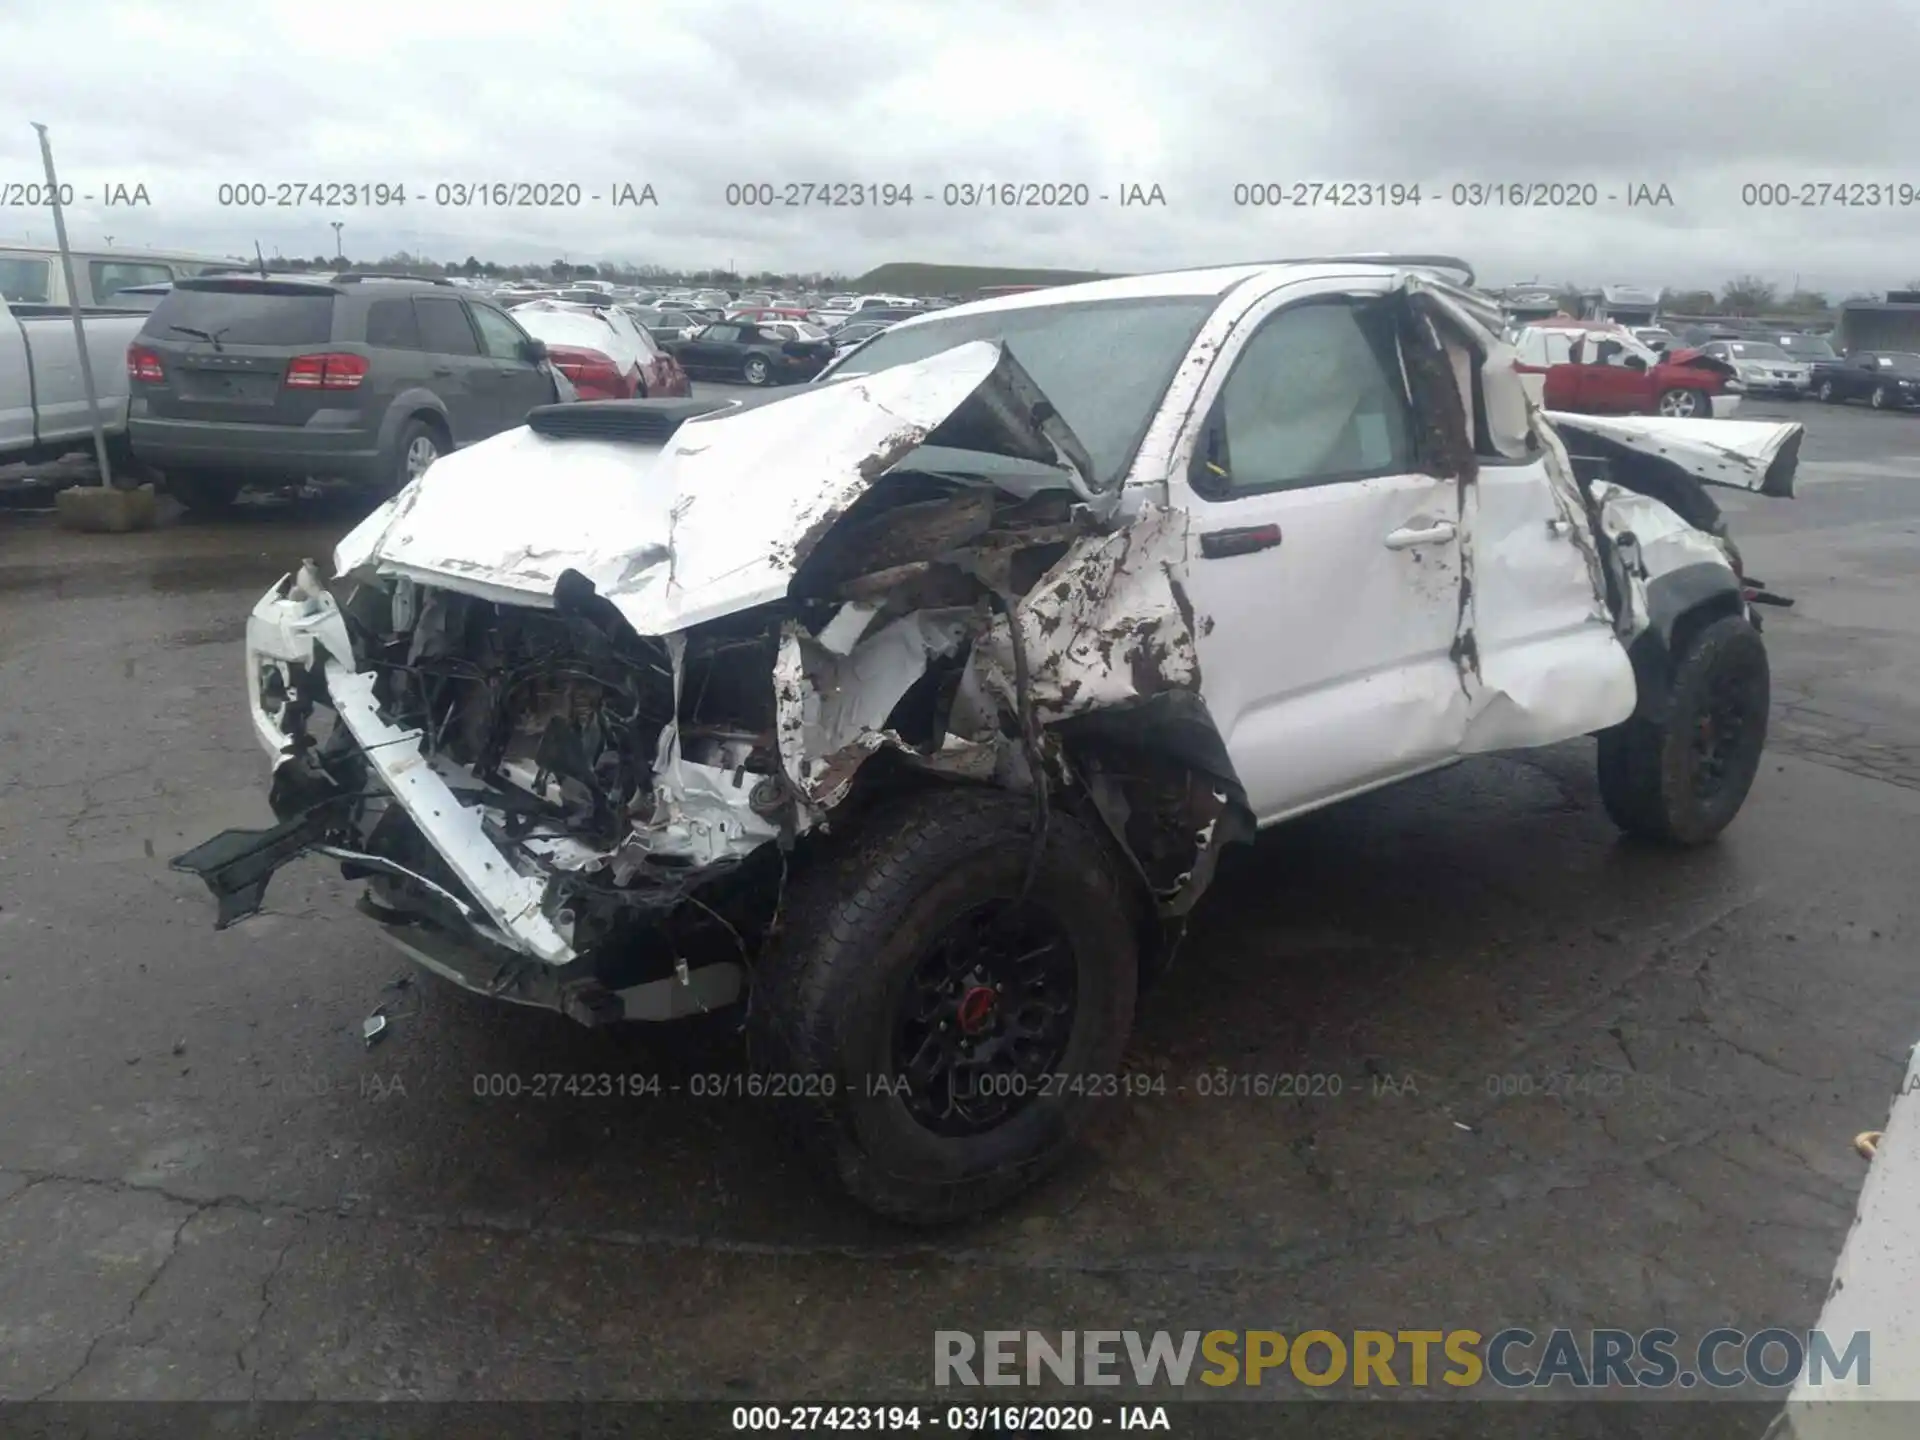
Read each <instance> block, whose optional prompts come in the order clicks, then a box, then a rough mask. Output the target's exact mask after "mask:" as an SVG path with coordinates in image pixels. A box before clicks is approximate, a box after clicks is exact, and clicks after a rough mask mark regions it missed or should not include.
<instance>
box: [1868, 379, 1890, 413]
mask: <svg viewBox="0 0 1920 1440" xmlns="http://www.w3.org/2000/svg"><path fill="white" fill-rule="evenodd" d="M1867 403H1868V404H1869V405H1871V406H1872V407H1873V408H1874V409H1876V410H1884V409H1886V408H1887V387H1886V386H1884V385H1876V386H1874V387H1873V394H1871V395H1869V396H1868V397H1867Z"/></svg>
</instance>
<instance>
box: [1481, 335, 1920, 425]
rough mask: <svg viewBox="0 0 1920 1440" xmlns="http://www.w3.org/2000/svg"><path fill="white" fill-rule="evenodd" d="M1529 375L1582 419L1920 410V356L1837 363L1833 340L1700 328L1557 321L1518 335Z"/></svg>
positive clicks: (1544, 395)
mask: <svg viewBox="0 0 1920 1440" xmlns="http://www.w3.org/2000/svg"><path fill="white" fill-rule="evenodd" d="M1507 338H1508V339H1509V340H1510V341H1511V342H1512V343H1513V345H1514V346H1515V348H1516V349H1517V350H1518V351H1519V355H1520V362H1521V363H1520V367H1519V368H1520V369H1521V371H1522V373H1523V374H1525V375H1530V376H1533V377H1537V378H1536V379H1535V380H1534V381H1533V384H1534V385H1535V388H1536V389H1537V391H1538V394H1539V397H1540V399H1541V401H1542V403H1543V404H1545V405H1546V406H1547V408H1549V409H1552V410H1563V411H1573V412H1576V413H1581V414H1625V415H1669V416H1697V417H1706V416H1716V417H1719V418H1723V419H1724V418H1725V417H1727V416H1729V415H1731V414H1733V413H1734V411H1735V410H1736V409H1738V407H1739V405H1740V401H1741V397H1743V396H1746V395H1756V396H1760V395H1764V396H1776V397H1782V398H1786V399H1793V400H1797V399H1802V398H1805V397H1808V396H1811V397H1814V398H1817V399H1819V400H1822V401H1825V402H1826V403H1828V404H1833V405H1840V404H1845V403H1846V402H1848V401H1850V400H1860V401H1864V402H1865V403H1867V404H1868V405H1870V406H1872V407H1873V408H1874V409H1876V410H1891V409H1913V408H1920V355H1916V354H1912V353H1909V352H1904V351H1887V350H1872V351H1867V350H1860V351H1854V352H1851V353H1849V354H1847V355H1844V356H1842V355H1839V354H1836V353H1835V351H1834V349H1833V347H1832V345H1831V344H1830V343H1829V342H1828V341H1827V340H1826V338H1825V337H1823V336H1819V335H1806V334H1797V333H1792V332H1783V333H1778V334H1775V333H1772V332H1768V333H1765V334H1760V333H1748V332H1745V331H1731V330H1729V331H1713V330H1703V329H1701V328H1699V327H1694V328H1690V329H1689V330H1687V331H1684V332H1680V333H1676V332H1674V331H1673V330H1670V329H1668V328H1666V327H1664V326H1638V327H1631V328H1630V327H1627V326H1624V325H1621V324H1618V323H1616V322H1613V321H1608V320H1577V319H1570V318H1568V317H1565V316H1555V317H1553V318H1551V319H1547V320H1535V321H1527V322H1524V323H1520V324H1516V325H1514V326H1512V327H1510V328H1509V330H1508V333H1507Z"/></svg>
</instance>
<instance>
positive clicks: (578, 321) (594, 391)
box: [513, 300, 693, 400]
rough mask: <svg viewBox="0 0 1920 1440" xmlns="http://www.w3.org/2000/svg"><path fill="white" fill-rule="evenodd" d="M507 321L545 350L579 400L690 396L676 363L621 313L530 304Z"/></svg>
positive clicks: (559, 303) (581, 305)
mask: <svg viewBox="0 0 1920 1440" xmlns="http://www.w3.org/2000/svg"><path fill="white" fill-rule="evenodd" d="M513 318H514V319H515V320H517V321H519V322H520V326H521V328H522V329H524V330H525V331H526V332H527V333H528V334H529V335H531V336H533V338H534V339H536V340H538V341H540V342H541V343H542V344H544V345H545V346H546V347H547V360H548V363H550V364H551V365H552V366H553V368H554V369H556V370H558V371H559V372H560V373H561V374H562V375H564V376H566V377H567V379H568V380H570V381H572V382H573V388H574V389H575V390H577V391H579V392H580V398H581V399H582V400H633V399H637V398H640V397H643V396H648V395H653V396H661V395H676V396H680V397H683V398H684V397H686V396H689V395H691V394H693V382H692V381H690V380H688V379H687V372H686V371H684V370H682V369H681V368H680V362H679V361H678V360H676V359H674V358H673V356H671V355H669V354H667V352H666V351H664V350H662V349H661V348H660V346H659V345H658V344H657V343H656V342H655V341H654V338H653V336H651V335H650V334H648V333H647V331H646V328H645V327H644V326H642V325H639V324H637V323H635V321H634V319H633V317H632V316H630V315H628V314H627V313H626V312H625V311H624V310H620V309H617V308H615V307H614V306H613V305H612V304H611V302H609V303H608V304H605V305H598V304H585V303H575V302H573V301H568V300H530V301H528V302H527V303H526V304H524V305H516V306H514V307H513Z"/></svg>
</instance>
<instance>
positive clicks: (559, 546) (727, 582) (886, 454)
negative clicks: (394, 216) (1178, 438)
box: [334, 341, 1114, 635]
mask: <svg viewBox="0 0 1920 1440" xmlns="http://www.w3.org/2000/svg"><path fill="white" fill-rule="evenodd" d="M930 443H931V444H937V445H942V446H950V447H953V448H956V449H965V450H976V451H986V452H988V453H991V454H996V455H1003V456H1008V457H1012V458H1016V459H1022V460H1030V461H1035V462H1039V463H1042V464H1047V465H1053V466H1057V467H1058V468H1059V471H1060V484H1061V485H1062V486H1063V487H1067V488H1070V489H1072V490H1074V491H1075V492H1077V493H1078V494H1079V496H1080V497H1081V498H1082V499H1083V500H1086V501H1089V502H1091V503H1093V504H1095V506H1096V508H1105V507H1106V506H1107V505H1108V504H1109V503H1110V502H1111V501H1112V500H1113V498H1114V495H1113V493H1112V492H1111V491H1110V490H1109V489H1108V488H1106V487H1103V486H1101V485H1100V483H1099V480H1098V477H1097V476H1096V475H1095V472H1094V468H1093V464H1092V462H1091V460H1090V459H1089V458H1088V456H1087V452H1086V449H1085V447H1084V446H1083V445H1082V444H1081V442H1080V440H1079V438H1078V437H1077V436H1075V435H1074V433H1073V432H1072V430H1071V429H1069V428H1068V426H1067V424H1066V422H1065V421H1064V420H1063V419H1062V418H1061V417H1060V416H1059V414H1058V413H1057V412H1056V411H1055V410H1054V408H1053V406H1052V404H1051V403H1050V402H1049V401H1048V400H1047V399H1046V397H1045V395H1044V394H1042V393H1041V391H1040V389H1039V387H1038V386H1037V385H1035V384H1034V382H1033V379H1032V377H1031V376H1029V375H1028V374H1027V373H1026V371H1025V370H1024V369H1022V368H1021V366H1020V364H1019V362H1018V361H1017V360H1016V359H1015V358H1014V357H1013V356H1012V354H1010V353H1009V352H1008V351H1007V349H1006V347H1005V346H1004V345H1001V344H999V343H997V342H993V341H974V342H972V343H970V344H966V345H961V346H956V347H955V348H954V349H952V350H947V351H944V352H942V353H941V354H938V355H935V356H932V357H930V358H928V359H926V360H922V361H919V362H917V363H915V364H911V365H900V366H896V367H894V368H893V369H890V370H883V371H880V372H878V373H876V374H872V375H865V376H861V377H859V378H858V379H853V380H848V381H845V382H842V383H837V384H825V385H819V386H815V387H809V388H807V389H804V390H801V391H798V392H796V393H795V394H793V395H791V396H785V397H782V398H781V399H779V400H777V401H775V402H772V403H769V404H766V405H761V406H757V407H754V408H751V409H742V410H732V411H728V412H726V413H723V414H720V415H713V416H705V417H700V418H696V419H694V420H690V421H688V422H686V423H685V424H683V425H682V426H681V427H680V428H679V429H678V430H677V431H675V432H674V434H673V435H672V437H671V438H670V439H669V440H667V441H666V442H665V443H664V444H648V443H635V442H630V441H625V440H575V439H556V438H552V437H549V436H545V435H541V434H539V433H538V432H536V431H534V430H532V429H530V428H527V427H522V428H520V429H518V430H514V431H512V432H510V433H508V434H506V435H502V436H498V437H496V438H494V439H492V440H489V441H486V442H484V443H482V444H480V445H476V446H474V447H472V448H471V449H468V450H462V451H459V452H456V453H455V454H453V455H450V456H448V457H446V458H445V459H443V460H440V461H439V462H437V463H436V464H435V465H434V466H433V468H432V469H431V470H429V471H428V472H427V473H426V474H425V475H423V476H421V477H420V479H419V480H417V481H415V482H414V483H413V484H412V485H410V486H409V487H408V488H407V489H405V490H403V491H402V492H401V493H400V494H399V495H398V496H396V497H395V498H394V499H393V500H390V501H388V502H387V503H386V504H385V505H383V506H381V507H380V508H379V509H378V510H376V511H374V513H373V514H372V515H369V516H368V517H367V519H366V520H365V521H363V522H362V523H361V524H360V525H359V526H357V527H356V528H355V529H354V530H353V531H352V532H351V533H350V534H348V535H347V536H346V538H345V539H343V540H342V541H341V542H340V544H339V547H338V548H337V549H336V551H335V553H334V569H335V572H336V573H338V574H343V575H344V574H347V573H349V572H353V571H359V570H363V569H367V568H371V569H372V570H374V571H375V572H377V573H381V574H391V575H405V576H409V577H411V578H414V579H416V580H421V581H424V582H426V583H429V584H435V585H440V586H443V587H445V588H448V589H453V590H460V591H464V592H466V593H469V594H474V595H479V596H482V597H485V598H490V599H496V600H502V601H507V602H510V603H514V604H521V605H528V604H532V605H539V604H543V603H546V604H550V603H552V597H553V592H554V587H555V585H556V584H557V582H558V581H559V579H560V576H561V575H562V574H563V573H565V572H566V571H568V570H575V571H578V572H579V573H581V574H582V575H584V576H585V577H586V578H587V579H588V580H590V581H591V582H593V585H594V587H595V588H596V589H597V590H598V591H599V592H600V593H601V594H602V595H604V596H605V597H607V598H608V599H609V600H611V601H612V602H613V604H614V605H615V606H616V607H617V608H618V609H619V611H620V612H621V614H622V615H623V616H624V617H625V618H626V620H627V622H628V623H629V624H631V625H632V626H633V628H634V629H635V630H636V631H638V632H639V633H640V634H642V635H666V634H671V633H673V632H675V631H678V630H683V629H685V628H687V627H688V626H691V625H697V624H699V623H701V622H702V621H705V620H710V619H714V618H716V617H718V616H721V615H726V614H731V613H733V612H735V611H738V610H744V609H747V608H749V607H751V606H754V605H759V604H763V603H765V602H767V601H770V600H775V599H778V598H779V597H781V596H782V595H784V594H785V593H786V591H787V587H788V584H789V583H790V582H791V580H792V578H793V575H794V572H795V571H796V570H797V569H798V568H799V567H800V564H801V563H802V562H803V561H804V560H805V559H806V558H807V556H808V555H809V554H810V553H812V550H813V548H814V546H815V545H817V544H818V543H819V541H820V539H821V538H822V537H823V536H824V535H825V534H826V533H827V531H828V530H830V529H831V528H832V527H833V525H834V524H835V522H836V521H838V520H839V519H840V517H841V516H843V515H844V514H845V513H846V512H847V510H848V508H849V507H850V506H852V505H853V503H854V502H855V501H856V500H858V499H859V498H860V497H861V496H862V495H864V494H865V493H866V492H867V491H868V490H869V489H871V488H872V486H873V484H874V482H875V481H877V480H878V479H879V478H880V477H881V476H882V475H884V474H885V473H886V472H887V471H888V470H890V469H892V468H893V467H894V466H895V465H897V464H898V463H899V462H900V461H901V460H902V459H903V458H905V456H906V455H907V454H908V453H909V452H911V451H913V450H915V449H917V448H919V447H920V446H921V445H923V444H930Z"/></svg>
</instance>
